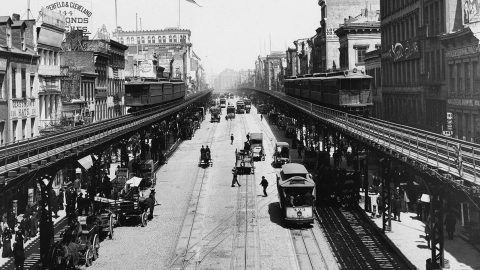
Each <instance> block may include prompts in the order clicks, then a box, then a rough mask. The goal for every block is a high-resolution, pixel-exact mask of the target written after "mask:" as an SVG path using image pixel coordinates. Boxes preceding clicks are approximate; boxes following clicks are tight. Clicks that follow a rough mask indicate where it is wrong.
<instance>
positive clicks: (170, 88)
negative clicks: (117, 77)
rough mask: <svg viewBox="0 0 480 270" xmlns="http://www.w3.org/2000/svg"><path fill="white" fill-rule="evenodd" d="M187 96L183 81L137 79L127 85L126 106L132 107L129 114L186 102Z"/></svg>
mask: <svg viewBox="0 0 480 270" xmlns="http://www.w3.org/2000/svg"><path fill="white" fill-rule="evenodd" d="M185 95H186V91H185V83H184V82H183V81H181V80H170V81H166V80H153V79H150V80H149V79H145V78H137V79H132V80H130V82H127V83H125V106H127V107H130V109H129V112H136V111H141V110H144V109H147V108H150V107H154V106H158V105H161V104H165V103H168V102H171V101H176V100H184V99H185Z"/></svg>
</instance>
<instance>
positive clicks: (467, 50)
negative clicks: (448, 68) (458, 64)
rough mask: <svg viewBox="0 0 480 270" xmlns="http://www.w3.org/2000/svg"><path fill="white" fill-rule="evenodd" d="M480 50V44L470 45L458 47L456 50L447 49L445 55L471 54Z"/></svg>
mask: <svg viewBox="0 0 480 270" xmlns="http://www.w3.org/2000/svg"><path fill="white" fill-rule="evenodd" d="M478 52H480V45H473V46H468V47H463V48H458V49H455V50H451V51H447V52H446V53H445V57H449V58H450V57H460V56H464V55H469V54H475V53H478Z"/></svg>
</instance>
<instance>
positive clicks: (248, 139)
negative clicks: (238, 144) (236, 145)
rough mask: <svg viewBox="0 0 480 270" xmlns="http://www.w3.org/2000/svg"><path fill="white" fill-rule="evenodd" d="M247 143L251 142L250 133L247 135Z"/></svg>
mask: <svg viewBox="0 0 480 270" xmlns="http://www.w3.org/2000/svg"><path fill="white" fill-rule="evenodd" d="M247 141H250V132H249V133H247Z"/></svg>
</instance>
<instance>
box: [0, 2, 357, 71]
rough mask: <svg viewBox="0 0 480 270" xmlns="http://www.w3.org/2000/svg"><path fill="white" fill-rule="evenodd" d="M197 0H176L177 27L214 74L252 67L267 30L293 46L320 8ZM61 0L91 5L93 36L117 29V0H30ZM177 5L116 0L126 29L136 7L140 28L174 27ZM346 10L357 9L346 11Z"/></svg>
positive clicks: (311, 29)
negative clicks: (185, 31)
mask: <svg viewBox="0 0 480 270" xmlns="http://www.w3.org/2000/svg"><path fill="white" fill-rule="evenodd" d="M195 1H196V2H197V3H198V4H199V5H200V6H202V7H199V6H197V5H195V4H192V3H189V2H187V1H185V0H180V7H181V10H180V11H181V14H180V28H182V29H190V30H191V32H192V35H191V42H192V44H193V46H192V48H193V50H194V52H195V53H196V54H197V55H198V56H199V57H200V58H201V60H202V64H203V66H204V69H205V71H206V72H207V73H208V74H210V73H212V72H213V73H214V74H218V73H219V72H221V71H223V70H224V69H226V68H231V69H234V70H240V69H253V68H254V67H255V66H254V65H255V60H256V58H257V57H258V55H263V56H264V55H266V53H269V52H270V38H269V36H270V37H271V50H272V51H285V50H286V47H288V46H290V47H293V46H294V45H293V43H292V42H293V41H294V40H296V39H300V38H308V37H312V36H314V35H315V29H317V28H318V27H320V20H321V16H320V14H321V12H320V11H321V10H320V7H319V6H318V1H316V0H295V1H287V0H243V1H233V0H195ZM62 2H69V3H71V2H78V4H81V5H84V6H85V7H86V8H88V9H89V10H90V9H91V10H90V11H91V13H92V14H91V17H90V18H89V20H90V23H91V26H92V27H91V28H92V31H91V32H92V34H91V37H93V36H94V34H95V33H96V31H97V30H98V28H100V27H102V25H105V26H106V28H107V30H108V31H109V32H110V34H112V33H113V31H114V30H115V0H94V1H82V0H80V1H55V0H52V1H49V0H31V1H30V8H31V12H32V14H33V18H34V19H37V18H38V14H39V11H40V8H41V6H47V5H53V4H56V3H60V4H61V3H62ZM85 2H87V3H85ZM27 3H28V0H17V1H3V3H2V12H1V14H0V16H11V15H12V13H17V14H20V16H22V19H26V18H27V16H26V14H25V13H26V11H27ZM89 4H90V6H91V8H90V7H89ZM178 8H179V1H178V0H135V1H131V0H117V14H118V26H120V27H122V29H123V30H124V31H132V30H135V14H136V13H137V14H138V18H139V25H138V29H140V19H141V21H142V25H141V29H143V30H150V29H164V28H166V27H177V26H178V16H179V12H178V11H179V10H178ZM358 13H360V10H359V11H358ZM348 15H351V16H354V15H358V14H345V17H348ZM74 17H75V16H74Z"/></svg>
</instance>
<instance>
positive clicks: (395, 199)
mask: <svg viewBox="0 0 480 270" xmlns="http://www.w3.org/2000/svg"><path fill="white" fill-rule="evenodd" d="M392 203H393V220H397V217H398V222H402V221H401V220H400V210H401V205H402V203H401V201H400V197H399V196H392Z"/></svg>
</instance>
